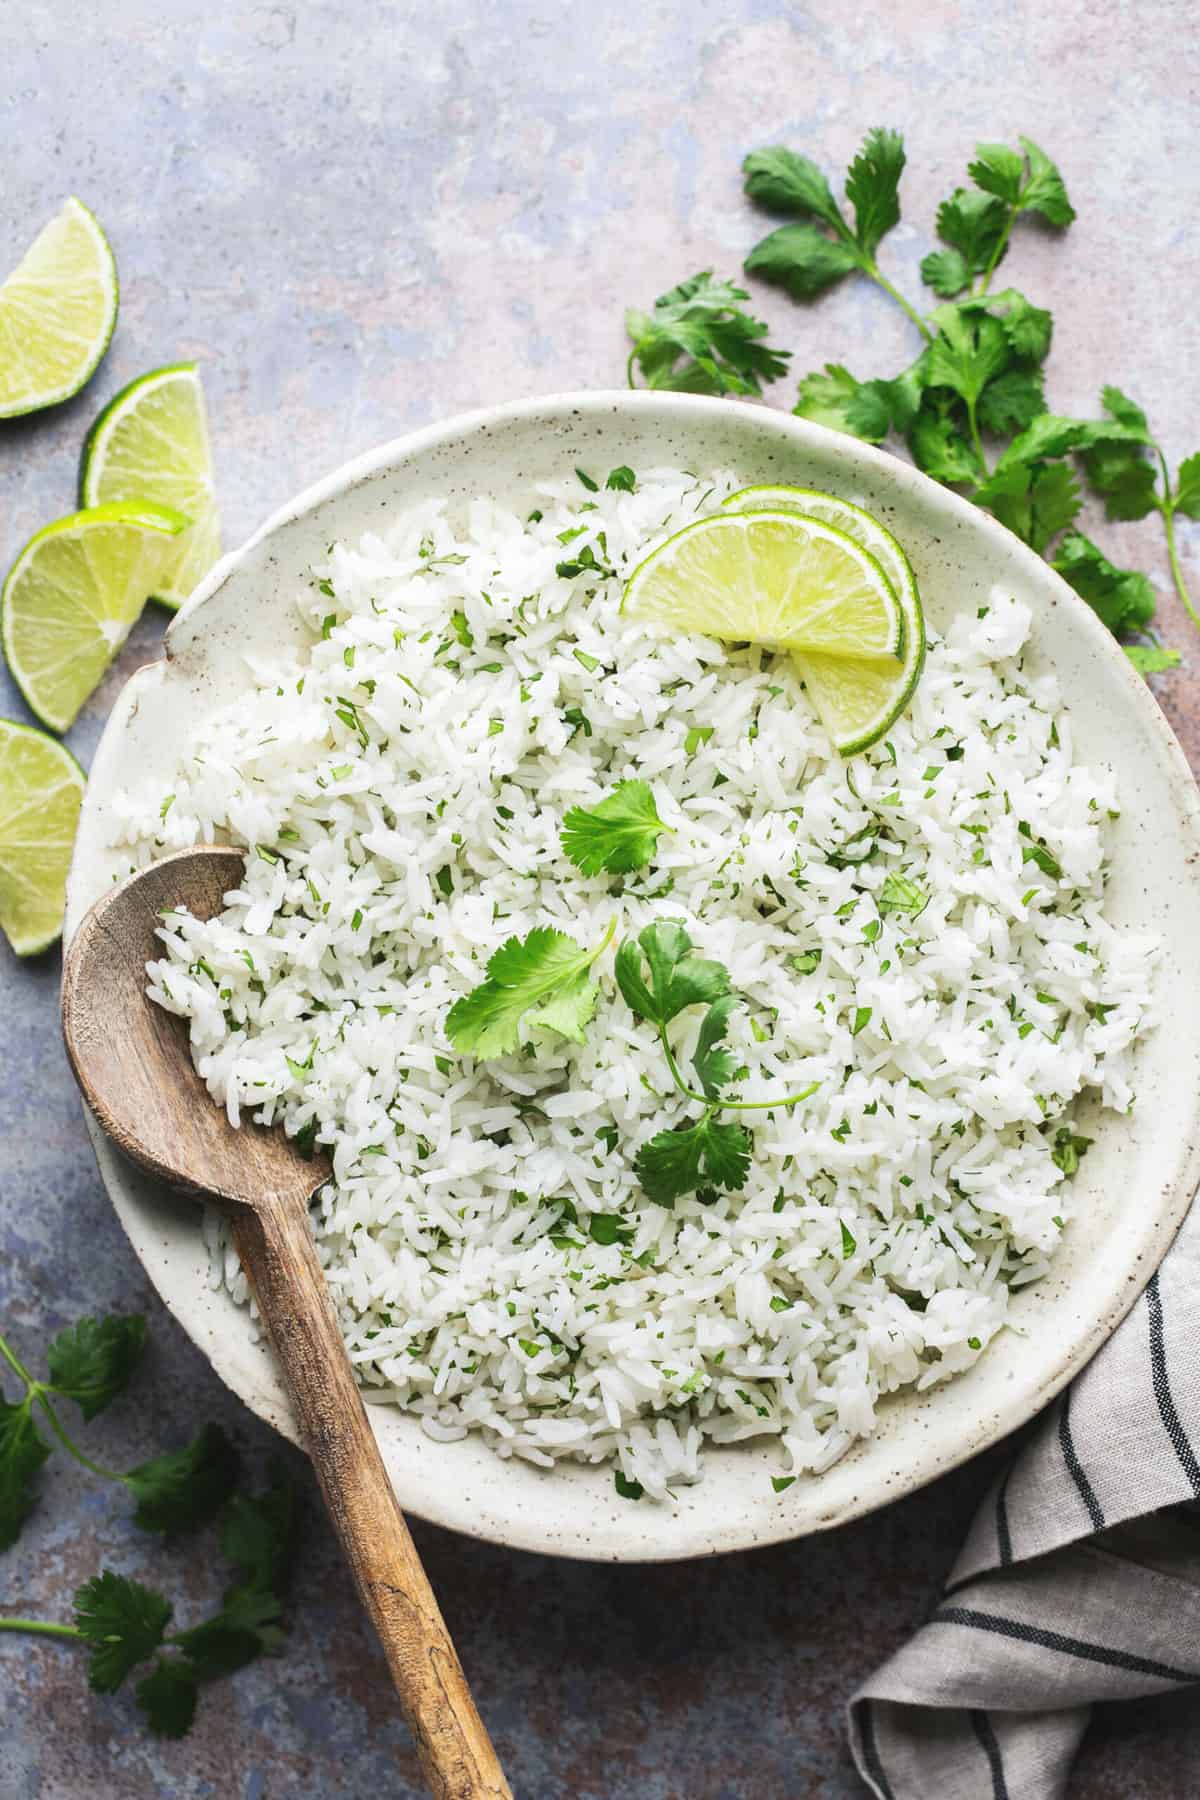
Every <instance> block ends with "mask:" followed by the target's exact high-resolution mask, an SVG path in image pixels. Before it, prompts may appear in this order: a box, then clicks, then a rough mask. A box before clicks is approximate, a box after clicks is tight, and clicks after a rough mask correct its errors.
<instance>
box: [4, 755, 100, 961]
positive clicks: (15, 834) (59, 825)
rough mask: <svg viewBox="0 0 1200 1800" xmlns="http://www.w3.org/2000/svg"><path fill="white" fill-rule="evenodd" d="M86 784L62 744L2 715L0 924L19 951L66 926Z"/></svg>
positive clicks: (36, 946)
mask: <svg viewBox="0 0 1200 1800" xmlns="http://www.w3.org/2000/svg"><path fill="white" fill-rule="evenodd" d="M83 785H84V775H83V770H82V769H81V768H80V766H79V764H78V763H77V762H76V761H75V758H74V757H73V756H72V755H71V752H70V751H69V750H68V749H67V748H66V746H65V745H64V744H60V743H57V742H56V741H55V739H54V738H51V737H47V736H46V734H45V732H43V731H36V730H34V729H33V727H32V726H30V725H18V724H16V723H15V722H14V721H13V720H11V719H0V927H2V928H3V930H4V934H5V936H6V937H7V938H8V941H9V943H10V944H11V945H12V947H13V949H14V950H15V951H16V953H17V955H18V956H35V955H36V954H37V953H38V951H39V950H45V949H47V948H48V946H49V945H51V944H52V943H53V942H54V940H55V939H56V938H57V937H58V936H59V934H60V932H61V931H62V919H63V905H64V900H65V894H66V884H67V870H68V868H69V867H70V863H71V849H72V846H73V844H74V842H75V827H76V823H77V821H78V819H79V806H80V802H81V800H82V798H83Z"/></svg>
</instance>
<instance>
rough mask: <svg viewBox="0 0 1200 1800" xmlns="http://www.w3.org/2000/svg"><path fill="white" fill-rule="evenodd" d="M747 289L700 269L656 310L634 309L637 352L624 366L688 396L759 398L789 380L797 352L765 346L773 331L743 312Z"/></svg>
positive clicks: (630, 326) (630, 328)
mask: <svg viewBox="0 0 1200 1800" xmlns="http://www.w3.org/2000/svg"><path fill="white" fill-rule="evenodd" d="M749 298H750V296H749V294H748V293H747V292H746V290H745V288H741V287H737V286H736V285H735V283H733V282H732V281H722V280H721V279H720V278H719V277H716V276H714V275H713V272H712V270H711V269H702V270H701V272H700V273H699V274H698V275H692V276H689V278H688V279H687V281H681V282H680V283H679V286H678V287H673V288H672V289H671V290H670V292H669V293H666V294H660V295H659V297H658V299H657V300H656V301H655V302H654V308H653V311H651V312H649V313H645V312H640V311H638V310H637V308H635V307H631V308H630V309H629V311H628V312H627V313H626V314H625V329H626V331H627V332H628V334H629V336H630V337H631V338H632V339H633V349H632V350H631V351H630V352H629V359H628V361H627V363H626V365H625V372H626V375H627V377H628V380H629V385H630V387H635V386H636V385H637V382H636V380H635V370H636V371H640V373H641V376H642V380H643V381H644V383H645V385H646V386H647V387H650V388H669V389H673V390H674V391H676V392H678V393H687V394H761V393H762V390H763V383H764V382H768V381H775V380H777V379H778V377H779V376H780V375H786V373H787V366H788V362H789V360H790V356H791V352H790V351H787V350H776V349H774V348H773V347H772V346H771V345H769V344H768V343H766V341H765V340H766V337H767V334H768V331H769V327H768V326H766V325H764V324H763V322H762V320H761V319H756V318H753V317H752V316H751V314H750V313H748V312H746V311H744V310H743V307H742V301H743V300H748V299H749Z"/></svg>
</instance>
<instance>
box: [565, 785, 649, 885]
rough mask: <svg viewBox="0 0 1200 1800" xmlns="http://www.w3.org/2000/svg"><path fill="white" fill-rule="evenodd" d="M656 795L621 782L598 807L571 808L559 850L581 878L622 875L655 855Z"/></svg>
mask: <svg viewBox="0 0 1200 1800" xmlns="http://www.w3.org/2000/svg"><path fill="white" fill-rule="evenodd" d="M670 829H671V827H670V826H668V825H664V824H663V822H662V820H661V819H660V818H659V816H658V810H657V808H656V807H655V804H654V794H653V792H652V791H651V789H650V786H649V783H648V782H645V781H622V782H620V783H619V784H618V785H617V787H615V788H614V789H613V791H612V793H611V794H608V795H606V796H605V798H604V799H603V800H601V801H600V802H599V803H598V804H597V805H596V806H593V807H590V808H589V807H583V806H573V807H571V809H570V811H569V812H568V813H567V814H566V815H565V817H564V818H563V824H562V847H563V851H564V853H565V854H566V856H567V857H568V858H569V859H570V860H571V862H573V863H574V864H575V866H576V868H578V869H580V870H582V872H583V873H584V874H585V875H598V874H599V873H600V871H601V870H602V869H607V870H608V871H609V873H610V874H614V875H624V874H628V873H629V872H630V871H631V870H632V869H640V868H642V867H643V866H644V865H645V864H646V863H648V862H649V861H650V860H651V858H652V857H653V855H654V852H655V849H656V848H657V845H658V834H659V832H660V831H669V830H670Z"/></svg>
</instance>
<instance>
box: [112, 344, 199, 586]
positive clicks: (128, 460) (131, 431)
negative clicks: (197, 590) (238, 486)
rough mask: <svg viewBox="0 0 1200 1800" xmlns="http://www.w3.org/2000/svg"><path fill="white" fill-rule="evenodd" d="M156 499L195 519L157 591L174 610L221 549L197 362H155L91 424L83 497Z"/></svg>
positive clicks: (174, 554) (180, 542) (173, 554)
mask: <svg viewBox="0 0 1200 1800" xmlns="http://www.w3.org/2000/svg"><path fill="white" fill-rule="evenodd" d="M110 500H153V501H156V502H157V503H158V504H159V505H160V506H169V507H172V508H173V509H174V510H175V511H176V512H181V513H184V514H185V515H186V516H187V518H189V519H190V520H191V525H190V526H189V527H188V529H187V531H185V532H184V533H183V535H182V536H181V537H180V538H179V540H178V542H177V544H176V545H175V548H174V550H173V552H172V560H171V563H170V565H169V566H168V568H167V569H166V570H165V572H164V574H163V577H162V582H161V585H160V586H159V587H158V588H156V589H155V592H154V594H153V596H152V598H154V599H155V600H157V601H159V602H160V603H161V604H162V605H163V606H167V607H169V608H170V609H171V611H172V612H174V611H175V610H176V609H177V608H178V607H180V606H182V604H183V602H184V601H185V600H186V599H187V597H188V595H189V594H190V593H191V591H192V589H193V588H194V587H195V586H196V584H197V583H198V582H199V580H200V579H201V577H202V576H204V575H207V573H208V571H209V570H210V569H211V568H212V566H213V564H214V563H215V562H216V560H217V558H218V557H219V556H220V554H221V525H220V520H219V518H218V515H217V502H216V496H215V495H214V493H213V479H212V458H211V455H210V452H209V443H208V413H207V411H206V409H205V405H204V389H203V388H202V387H201V385H200V376H199V374H198V373H197V370H196V365H195V363H173V364H171V365H170V366H169V367H167V368H165V369H153V370H151V372H150V374H149V375H140V376H139V377H138V379H137V380H136V381H131V382H130V384H129V386H128V387H126V388H122V389H121V392H120V393H119V394H118V395H117V396H116V398H115V399H114V400H110V401H109V403H108V405H107V406H106V407H105V409H104V411H103V412H102V413H101V414H100V417H99V418H98V419H97V420H96V423H95V424H94V425H93V426H92V429H91V430H90V431H89V432H88V435H87V439H86V441H85V443H84V446H83V455H82V456H81V458H80V463H79V504H80V505H81V506H103V505H104V504H105V503H106V502H107V501H110Z"/></svg>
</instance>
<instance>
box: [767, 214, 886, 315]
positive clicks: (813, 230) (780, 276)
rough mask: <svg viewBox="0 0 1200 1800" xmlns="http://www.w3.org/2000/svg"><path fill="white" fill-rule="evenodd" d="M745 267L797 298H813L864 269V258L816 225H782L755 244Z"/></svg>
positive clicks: (853, 248) (851, 247)
mask: <svg viewBox="0 0 1200 1800" xmlns="http://www.w3.org/2000/svg"><path fill="white" fill-rule="evenodd" d="M742 266H743V267H744V269H745V271H746V273H747V275H758V276H760V277H761V279H762V280H763V281H770V282H773V283H774V285H775V286H776V287H781V288H782V289H783V291H784V293H786V294H790V295H791V296H792V298H793V300H811V299H812V298H813V296H814V295H816V294H820V293H823V292H824V290H825V289H826V288H827V287H830V286H831V285H832V284H833V283H834V282H835V281H840V280H841V279H842V277H843V275H849V273H850V271H851V270H852V269H860V268H861V267H862V258H861V257H860V255H859V253H858V251H857V250H856V249H855V247H854V245H853V244H852V243H846V242H845V241H844V240H843V239H842V238H831V237H827V236H826V235H825V233H824V232H823V231H820V230H818V228H817V226H815V225H781V226H780V227H779V229H778V230H777V231H772V232H771V233H770V234H769V235H768V236H767V237H765V238H763V239H762V240H761V242H759V243H757V244H755V246H754V248H753V250H751V252H750V254H749V256H747V258H746V260H745V263H744V264H743V265H742Z"/></svg>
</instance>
